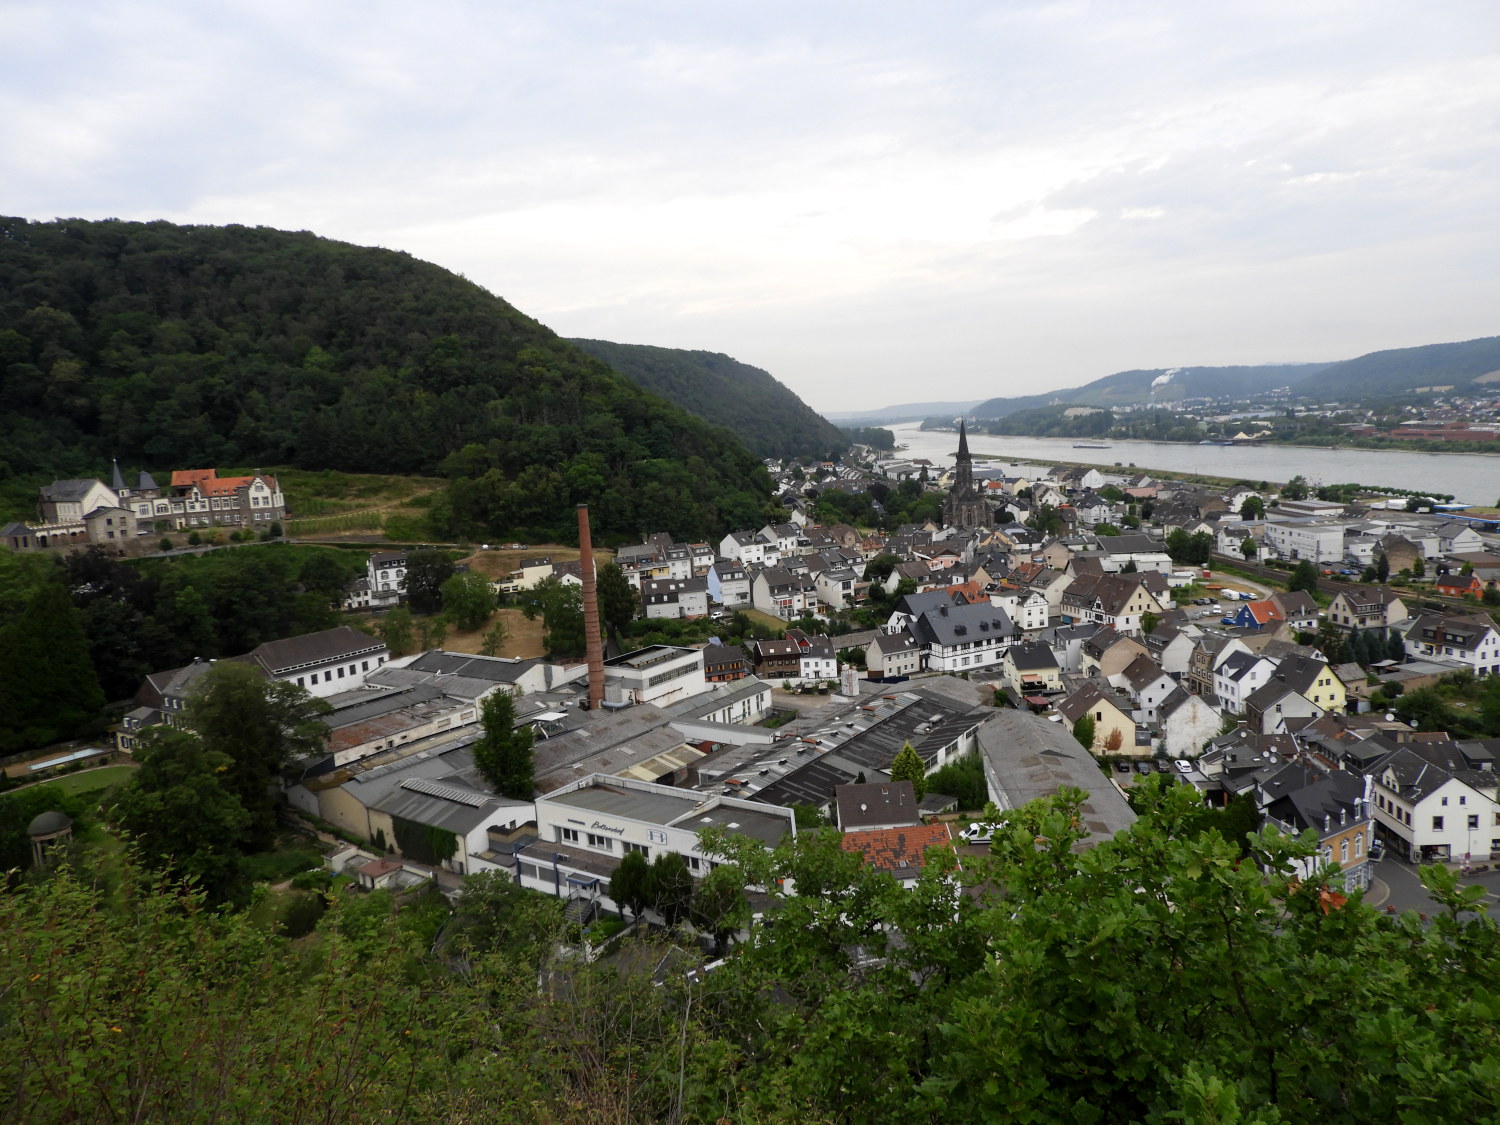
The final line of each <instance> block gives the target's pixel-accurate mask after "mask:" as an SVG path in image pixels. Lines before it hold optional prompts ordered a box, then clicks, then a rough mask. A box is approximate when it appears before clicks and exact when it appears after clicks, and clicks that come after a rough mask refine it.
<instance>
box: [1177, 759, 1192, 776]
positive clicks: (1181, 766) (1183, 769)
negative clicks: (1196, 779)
mask: <svg viewBox="0 0 1500 1125" xmlns="http://www.w3.org/2000/svg"><path fill="white" fill-rule="evenodd" d="M1172 764H1173V765H1174V766H1176V767H1177V770H1178V772H1179V773H1192V772H1193V763H1192V762H1190V761H1188V760H1187V759H1186V758H1178V759H1177V760H1176V761H1175V762H1173V763H1172Z"/></svg>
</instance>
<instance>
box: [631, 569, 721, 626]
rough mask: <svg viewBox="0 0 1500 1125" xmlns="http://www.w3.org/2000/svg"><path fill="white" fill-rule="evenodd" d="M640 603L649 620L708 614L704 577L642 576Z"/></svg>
mask: <svg viewBox="0 0 1500 1125" xmlns="http://www.w3.org/2000/svg"><path fill="white" fill-rule="evenodd" d="M641 606H642V608H643V610H644V616H645V617H646V618H647V619H648V620H652V619H656V618H680V619H684V620H691V619H692V618H695V617H706V616H708V580H707V579H706V578H664V579H660V580H656V579H645V580H644V581H642V582H641Z"/></svg>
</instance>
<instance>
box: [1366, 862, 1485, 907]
mask: <svg viewBox="0 0 1500 1125" xmlns="http://www.w3.org/2000/svg"><path fill="white" fill-rule="evenodd" d="M1461 881H1462V882H1464V883H1471V884H1478V885H1480V886H1483V887H1484V888H1485V890H1486V894H1485V896H1484V899H1483V902H1484V904H1485V905H1486V906H1487V907H1488V908H1489V910H1490V912H1491V913H1495V912H1496V907H1497V904H1500V867H1494V866H1492V867H1491V868H1490V869H1489V870H1488V871H1481V872H1478V873H1476V874H1470V875H1466V876H1463V877H1462V878H1461ZM1365 901H1366V902H1367V903H1369V904H1370V905H1371V906H1375V907H1380V908H1382V909H1384V908H1386V907H1388V906H1394V907H1395V908H1396V913H1398V914H1399V913H1404V912H1405V911H1407V910H1415V911H1418V912H1419V913H1423V914H1427V915H1431V914H1433V913H1435V912H1437V911H1439V910H1440V909H1441V908H1440V907H1439V906H1438V905H1437V904H1436V903H1435V902H1433V901H1432V899H1431V897H1430V896H1429V895H1428V894H1427V888H1426V887H1424V886H1422V880H1421V879H1420V878H1419V877H1418V875H1417V868H1416V867H1414V866H1413V865H1412V864H1410V863H1408V862H1406V860H1404V859H1398V858H1396V857H1395V856H1393V855H1392V854H1390V853H1389V852H1387V853H1386V854H1385V856H1384V857H1383V858H1381V859H1377V860H1375V861H1374V864H1373V877H1372V879H1371V881H1370V889H1369V890H1368V891H1366V892H1365Z"/></svg>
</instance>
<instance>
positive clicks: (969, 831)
mask: <svg viewBox="0 0 1500 1125" xmlns="http://www.w3.org/2000/svg"><path fill="white" fill-rule="evenodd" d="M994 835H995V826H994V825H993V824H983V823H981V822H979V821H977V820H976V821H975V822H974V823H973V824H971V825H969V827H967V828H965V829H964V831H963V837H964V840H965V841H966V842H968V843H970V844H988V843H989V842H990V839H991V837H993V836H994Z"/></svg>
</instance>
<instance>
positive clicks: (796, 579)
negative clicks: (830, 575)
mask: <svg viewBox="0 0 1500 1125" xmlns="http://www.w3.org/2000/svg"><path fill="white" fill-rule="evenodd" d="M750 600H751V602H752V603H753V604H754V606H755V608H756V609H758V610H760V611H761V612H762V613H768V614H770V615H771V616H772V617H779V618H781V619H782V620H783V621H792V620H795V619H796V618H798V617H801V616H802V615H803V614H804V613H817V612H819V602H818V587H817V583H816V582H814V581H813V579H812V578H811V577H809V576H808V575H806V574H793V573H792V572H791V571H789V570H787V569H785V568H784V567H779V566H768V567H766V568H765V569H764V570H760V571H757V572H756V574H755V577H754V578H753V579H752V580H751V582H750Z"/></svg>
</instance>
